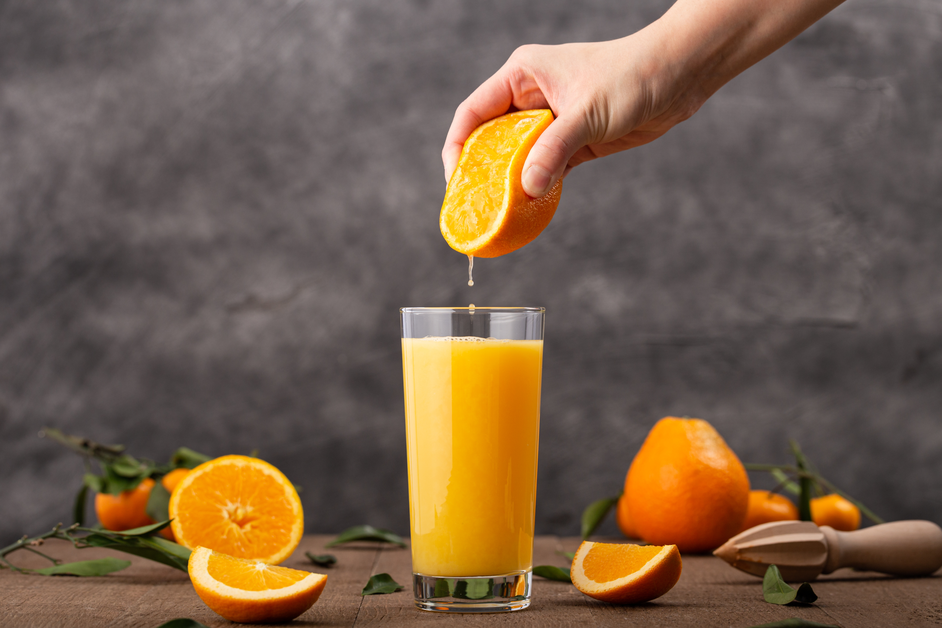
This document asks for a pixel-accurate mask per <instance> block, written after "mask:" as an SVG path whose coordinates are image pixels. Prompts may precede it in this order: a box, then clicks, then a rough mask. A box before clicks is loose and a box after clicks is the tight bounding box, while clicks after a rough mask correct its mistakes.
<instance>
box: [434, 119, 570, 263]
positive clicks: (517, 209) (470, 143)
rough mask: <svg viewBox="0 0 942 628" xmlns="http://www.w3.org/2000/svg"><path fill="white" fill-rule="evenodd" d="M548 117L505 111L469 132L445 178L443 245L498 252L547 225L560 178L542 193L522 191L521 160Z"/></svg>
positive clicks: (483, 254)
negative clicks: (450, 173)
mask: <svg viewBox="0 0 942 628" xmlns="http://www.w3.org/2000/svg"><path fill="white" fill-rule="evenodd" d="M552 121H553V112H552V111H550V110H549V109H533V110H529V111H517V112H514V113H508V114H506V115H503V116H501V117H499V118H494V119H493V120H490V121H488V122H485V123H484V124H482V125H481V126H479V127H478V128H476V129H475V130H474V132H473V133H471V136H470V137H468V139H467V141H466V142H465V143H464V148H463V149H462V151H461V157H460V158H459V159H458V166H457V168H455V172H454V173H453V174H452V175H451V179H450V180H449V181H448V188H447V189H446V190H445V202H444V203H443V204H442V213H441V216H440V218H439V226H440V227H441V230H442V235H443V236H444V237H445V241H446V242H448V245H449V246H450V247H451V248H453V249H455V250H456V251H458V252H460V253H464V254H465V255H473V256H475V257H497V256H499V255H504V254H505V253H510V252H511V251H514V250H516V249H519V248H520V247H522V246H523V245H525V244H527V243H529V242H530V241H532V240H533V239H534V238H535V237H536V236H538V235H540V232H541V231H543V229H545V228H546V225H548V224H549V222H550V220H552V218H553V214H554V213H556V206H557V205H559V194H560V192H561V191H562V189H563V187H562V183H563V181H562V179H560V180H559V181H557V182H556V184H555V185H554V186H553V187H552V188H550V191H549V192H548V193H547V194H546V196H544V197H542V198H538V199H534V198H530V197H529V196H527V193H526V192H524V191H523V185H522V184H521V183H520V175H521V172H522V170H523V163H524V162H525V161H526V159H527V155H529V154H530V149H531V148H533V145H534V144H535V143H536V140H537V138H538V137H540V134H541V133H543V131H544V130H545V129H546V127H548V126H549V125H550V123H551V122H552Z"/></svg>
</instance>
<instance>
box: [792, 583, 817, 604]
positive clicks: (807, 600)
mask: <svg viewBox="0 0 942 628" xmlns="http://www.w3.org/2000/svg"><path fill="white" fill-rule="evenodd" d="M817 599H818V595H817V594H816V593H815V592H814V589H812V588H811V585H810V584H808V583H807V582H802V583H801V584H800V585H798V593H797V594H796V595H795V604H814V603H815V601H816V600H817Z"/></svg>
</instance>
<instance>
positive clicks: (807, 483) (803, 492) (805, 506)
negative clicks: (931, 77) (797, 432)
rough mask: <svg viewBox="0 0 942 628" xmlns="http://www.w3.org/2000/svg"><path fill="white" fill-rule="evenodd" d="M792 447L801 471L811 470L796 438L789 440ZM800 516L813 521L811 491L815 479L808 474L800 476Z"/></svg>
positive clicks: (803, 519) (802, 518) (804, 519)
mask: <svg viewBox="0 0 942 628" xmlns="http://www.w3.org/2000/svg"><path fill="white" fill-rule="evenodd" d="M788 443H789V445H791V448H792V454H794V456H795V463H796V465H797V466H798V470H799V471H804V472H810V470H811V469H810V465H809V464H808V459H807V458H805V455H804V454H803V453H801V448H800V447H799V446H798V443H797V442H796V441H794V440H790V441H788ZM798 488H799V492H798V518H799V519H801V520H802V521H812V518H811V493H812V492H813V491H814V480H812V479H811V478H810V477H808V476H806V475H802V476H801V477H799V478H798Z"/></svg>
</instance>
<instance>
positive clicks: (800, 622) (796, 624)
mask: <svg viewBox="0 0 942 628" xmlns="http://www.w3.org/2000/svg"><path fill="white" fill-rule="evenodd" d="M751 628H841V627H840V626H836V625H834V624H819V623H818V622H816V621H808V620H807V619H798V618H797V617H789V618H788V619H781V620H779V621H773V622H772V623H769V624H759V625H758V626H752V627H751Z"/></svg>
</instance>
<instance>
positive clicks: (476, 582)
mask: <svg viewBox="0 0 942 628" xmlns="http://www.w3.org/2000/svg"><path fill="white" fill-rule="evenodd" d="M451 588H452V589H453V590H452V594H451V597H453V598H457V599H459V600H489V599H491V598H493V597H494V579H493V578H468V579H456V581H455V585H454V586H453V587H451Z"/></svg>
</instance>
